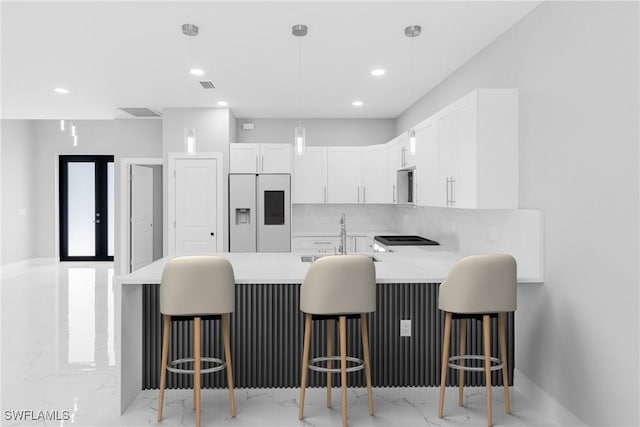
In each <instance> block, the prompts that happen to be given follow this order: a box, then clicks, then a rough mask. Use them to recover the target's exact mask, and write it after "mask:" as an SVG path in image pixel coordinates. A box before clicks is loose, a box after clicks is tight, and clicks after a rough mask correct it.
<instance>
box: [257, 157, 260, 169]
mask: <svg viewBox="0 0 640 427" xmlns="http://www.w3.org/2000/svg"><path fill="white" fill-rule="evenodd" d="M259 170H260V168H259V167H258V156H256V172H258V171H259Z"/></svg>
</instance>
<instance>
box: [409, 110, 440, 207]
mask: <svg viewBox="0 0 640 427" xmlns="http://www.w3.org/2000/svg"><path fill="white" fill-rule="evenodd" d="M437 131H438V129H437V122H436V120H432V121H429V122H428V123H426V124H424V125H422V126H421V128H420V129H418V130H416V174H417V183H418V198H417V201H416V202H417V204H418V205H420V206H443V205H444V204H443V203H442V202H441V201H440V199H439V197H440V192H441V188H440V181H439V179H438V173H439V167H438V166H439V165H438V161H439V155H438V134H437Z"/></svg>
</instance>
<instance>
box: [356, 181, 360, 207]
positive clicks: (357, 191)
mask: <svg viewBox="0 0 640 427" xmlns="http://www.w3.org/2000/svg"><path fill="white" fill-rule="evenodd" d="M356 193H357V194H358V203H360V186H359V185H358V188H357V190H356Z"/></svg>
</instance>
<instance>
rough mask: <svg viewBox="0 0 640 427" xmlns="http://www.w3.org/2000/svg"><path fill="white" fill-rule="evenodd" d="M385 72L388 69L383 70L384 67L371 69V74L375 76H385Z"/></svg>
mask: <svg viewBox="0 0 640 427" xmlns="http://www.w3.org/2000/svg"><path fill="white" fill-rule="evenodd" d="M384 73H386V71H385V70H383V69H382V68H376V69H374V70H371V75H372V76H375V77H380V76H384Z"/></svg>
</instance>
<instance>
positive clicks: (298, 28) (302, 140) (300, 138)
mask: <svg viewBox="0 0 640 427" xmlns="http://www.w3.org/2000/svg"><path fill="white" fill-rule="evenodd" d="M307 33H308V28H307V26H306V25H302V24H298V25H294V26H293V27H292V28H291V34H293V36H294V37H300V39H299V41H298V114H300V111H301V109H302V37H305V36H306V35H307ZM298 117H299V116H298ZM305 144H306V130H305V128H304V127H303V126H302V120H301V119H299V118H298V126H296V128H295V130H294V139H293V146H294V149H295V151H296V154H297V155H298V156H301V155H302V154H304V149H305Z"/></svg>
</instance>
